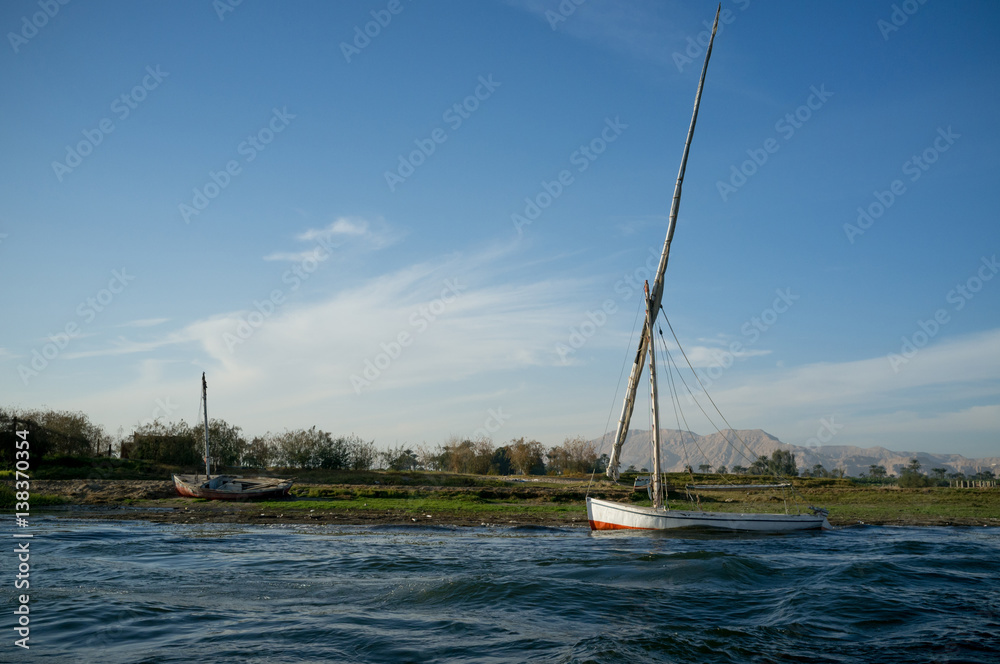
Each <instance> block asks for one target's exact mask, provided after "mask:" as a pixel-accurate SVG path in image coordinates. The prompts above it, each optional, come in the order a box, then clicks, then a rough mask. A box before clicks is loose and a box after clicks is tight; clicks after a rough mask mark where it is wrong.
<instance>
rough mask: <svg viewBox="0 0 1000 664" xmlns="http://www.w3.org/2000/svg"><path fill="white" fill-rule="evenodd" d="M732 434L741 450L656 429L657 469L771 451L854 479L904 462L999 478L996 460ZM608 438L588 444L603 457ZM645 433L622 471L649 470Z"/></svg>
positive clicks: (628, 448)
mask: <svg viewBox="0 0 1000 664" xmlns="http://www.w3.org/2000/svg"><path fill="white" fill-rule="evenodd" d="M725 433H726V434H727V435H728V436H729V438H730V439H731V440H734V441H736V440H737V438H736V436H733V434H732V432H731V431H726V432H725ZM736 434H737V435H738V437H739V439H740V440H742V441H743V442H744V443H745V444H746V446H745V447H744V446H743V445H741V444H740V443H739V442H736V446H735V447H734V446H733V445H730V444H729V443H728V442H727V441H726V438H725V437H724V436H723V435H722V434H720V433H714V434H712V435H710V436H699V435H698V434H696V433H693V432H691V431H677V430H675V429H661V431H660V438H661V440H662V442H663V447H662V452H661V459H660V463H661V464H662V466H663V469H664V472H678V471H682V470H684V466H685V465H687V464H690V465H691V466H692V467H693V468H694V469H695V470H697V469H698V466H699V465H701V464H708V465H710V466H712V468H713V469H715V468H718V467H719V466H725V467H726V468H732V467H733V466H744V467H747V466H749V465H750V464H751V463H753V461H754V460H755V459H756V458H757V457H759V456H771V453H772V452H774V451H775V450H788V451H790V452H791V453H792V454H794V455H795V463H796V465H797V466H798V467H799V470H800V471H802V470H806V469H811V468H812V467H813V466H815V465H816V464H822V465H823V467H824V468H826V469H827V470H833V469H835V468H843V469H844V474H845V475H849V476H852V477H857V476H859V475H861V473H867V472H868V467H869V466H871V465H878V466H884V467H885V469H886V470H887V471H888V472H889V474H890V475H898V474H899V471H900V470H901V469H902V468H903V467H905V466H907V465H909V463H910V459H916V460H917V461H919V462H920V465H921V469H922V470H923V471H925V472H928V471H930V470H931V469H932V468H945V469H947V472H949V473H951V472H960V473H965V474H966V475H973V474H975V473H977V472H979V471H980V470H992V471H993V472H994V473H998V474H1000V457H988V458H984V459H969V458H966V457H964V456H962V455H960V454H928V453H926V452H897V451H894V450H887V449H886V448H884V447H869V448H861V447H853V446H849V445H822V446H819V447H802V446H799V445H789V444H787V443H783V442H781V441H780V440H778V439H777V438H775V437H774V436H772V435H771V434H769V433H767V432H766V431H761V430H760V429H750V430H746V429H744V430H737V431H736ZM612 438H614V434H613V433H609V434H606V435H605V436H604V437H603V438H599V439H597V440H595V441H594V443H595V444H596V445H597V446H598V451H599V452H604V453H609V452H610V450H611V440H612ZM651 447H652V445H651V443H650V431H648V430H635V431H629V433H628V437H627V438H626V439H625V445H624V447H623V448H622V469H623V470H624V469H626V468H628V467H629V466H630V465H631V466H635V467H636V468H637V469H639V468H647V469H649V468H652V466H653V461H652V450H651Z"/></svg>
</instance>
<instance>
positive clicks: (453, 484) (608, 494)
mask: <svg viewBox="0 0 1000 664" xmlns="http://www.w3.org/2000/svg"><path fill="white" fill-rule="evenodd" d="M164 470H165V469H162V468H161V469H155V471H154V469H150V468H135V467H131V468H130V467H128V466H127V465H125V464H122V465H120V466H118V467H116V468H114V469H112V471H111V472H108V473H96V474H95V473H90V474H89V475H88V476H85V477H84V478H80V479H61V478H64V477H65V476H66V475H73V473H72V472H63V473H52V475H55V476H56V477H57V478H60V479H35V478H33V479H32V481H31V504H32V506H33V508H34V507H38V506H43V505H46V504H57V503H60V502H68V503H70V504H75V505H84V504H87V505H108V506H127V507H159V508H164V509H163V510H160V511H161V512H163V513H165V514H169V513H171V512H177V513H178V514H182V515H183V516H184V518H183V519H181V518H177V519H174V520H192V519H194V520H203V521H211V520H215V519H220V520H231V521H245V520H253V519H259V518H277V517H281V518H283V519H286V520H289V519H291V520H298V521H303V522H309V521H317V520H319V521H336V522H338V523H349V522H352V521H354V522H358V523H371V522H382V523H387V522H411V521H414V520H417V521H421V520H425V519H428V518H430V519H434V521H436V522H439V523H449V522H451V523H463V524H464V523H475V524H478V523H480V522H493V523H508V522H511V521H515V522H531V523H551V524H566V523H570V524H577V525H580V524H583V523H585V521H586V511H585V499H586V496H587V495H590V496H593V497H598V498H607V499H610V500H616V501H621V502H629V503H634V504H639V505H643V504H648V499H647V497H646V493H645V491H634V490H633V489H632V487H631V481H627V482H623V483H622V484H617V485H616V484H612V483H610V482H607V481H603V480H600V481H596V482H594V483H591V482H590V481H589V478H566V477H534V478H500V477H488V476H485V477H484V476H477V475H460V474H454V473H442V472H425V471H411V472H388V471H364V472H350V471H319V470H317V471H308V472H298V473H295V474H294V477H295V481H296V484H295V485H294V487H293V489H292V495H291V496H290V497H289V498H287V499H284V500H276V501H266V502H257V503H247V504H242V503H222V502H209V501H198V500H190V499H182V498H179V497H177V496H176V494H175V492H174V490H173V486H172V483H171V482H170V481H169V479H168V478H169V476H170V474H169V470H168V472H163V471H164ZM177 470H182V469H177ZM188 470H189V469H188ZM127 474H131V476H132V477H136V476H138V477H137V478H136V479H119V478H118V476H120V475H127ZM148 474H156V479H155V480H151V479H142V478H143V477H148ZM270 474H272V475H281V474H282V473H280V471H279V472H272V473H270ZM102 475H110V477H102ZM36 477H37V476H36ZM2 479H3V482H0V486H2V487H3V488H2V489H0V507H5V508H8V509H9V508H11V507H13V505H14V493H13V491H11V489H12V487H13V482H12V479H13V478H7V477H4V478H2ZM709 479H710V478H709V477H708V476H705V477H704V478H699V477H697V476H696V477H695V481H696V482H699V481H702V482H703V481H708V480H709ZM715 479H717V478H715ZM690 480H691V478H690V476H681V475H678V476H676V477H671V478H670V481H671V487H672V488H673V489H674V490H672V491H671V494H670V506H671V507H672V508H675V509H696V508H697V505H694V504H692V503H690V502H688V501H687V500H686V496H685V493H684V491H683V486H684V484H685V483H687V482H689V481H690ZM746 480H747V478H740V479H739V480H738V481H746ZM795 487H796V492H797V494H798V497H797V499H798V505H800V506H801V507H802V508H803V509H804V508H805V507H807V506H809V505H816V506H819V507H825V508H827V509H829V510H830V521H831V523H833V524H834V525H849V524H855V523H859V522H863V523H869V524H935V525H943V524H961V525H984V524H986V525H1000V489H953V488H947V487H943V488H942V487H936V488H921V489H900V488H898V487H895V486H881V487H879V486H863V485H858V484H855V483H853V482H851V481H850V480H849V479H815V478H814V479H800V480H796V481H795ZM700 507H701V508H702V509H704V510H708V511H723V512H743V511H747V512H783V511H784V509H785V503H784V502H783V501H782V500H781V492H780V491H776V492H770V493H768V492H756V491H754V492H747V491H745V490H742V491H741V490H730V491H723V492H711V493H703V494H702V495H701V499H700ZM789 507H790V509H791V511H793V512H794V511H797V506H796V504H795V502H792V501H790V502H789ZM123 512H124V511H122V510H115V513H116V514H118V515H119V516H118V518H120V517H121V516H128V515H127V514H123ZM140 514H141V513H140ZM427 515H431V516H430V517H428V516H427ZM143 518H145V517H143ZM166 520H171V519H166Z"/></svg>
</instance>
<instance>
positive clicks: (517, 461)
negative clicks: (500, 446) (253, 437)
mask: <svg viewBox="0 0 1000 664" xmlns="http://www.w3.org/2000/svg"><path fill="white" fill-rule="evenodd" d="M544 453H545V448H544V447H542V444H541V443H540V442H538V441H537V440H529V441H525V440H524V437H523V436H522V437H521V438H517V439H513V440H511V441H510V443H508V445H507V457H508V458H509V459H510V463H511V466H513V468H514V470H516V471H517V473H518V474H519V475H528V474H535V473H534V471H535V470H540V472H539V473H537V474H544V472H545V462H544V461H543V460H542V455H543V454H544Z"/></svg>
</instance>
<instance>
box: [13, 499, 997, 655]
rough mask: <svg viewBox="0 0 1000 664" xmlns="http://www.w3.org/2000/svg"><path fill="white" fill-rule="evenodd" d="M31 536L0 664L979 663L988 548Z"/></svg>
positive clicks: (985, 538) (80, 526)
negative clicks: (24, 634) (25, 581)
mask: <svg viewBox="0 0 1000 664" xmlns="http://www.w3.org/2000/svg"><path fill="white" fill-rule="evenodd" d="M31 531H32V532H33V533H34V539H33V540H32V542H31V577H30V583H31V588H30V591H29V592H30V596H31V597H30V611H31V613H30V616H31V623H30V627H31V635H30V641H29V643H30V645H31V648H30V650H23V649H21V648H18V647H15V646H13V640H14V639H15V638H17V637H16V635H15V633H14V632H13V631H11V629H10V628H11V627H13V626H14V624H15V622H14V618H15V617H14V616H12V615H11V613H10V612H5V613H6V615H7V618H6V619H5V621H4V622H5V623H6V625H5V629H4V631H5V632H6V633H7V635H8V640H7V643H4V644H3V645H2V646H0V661H39V662H43V661H45V662H48V661H51V662H101V663H103V664H112V663H115V662H150V663H152V662H164V663H165V662H185V663H190V662H195V661H199V662H234V663H242V662H275V663H282V664H284V663H289V662H984V663H986V662H990V663H995V662H998V661H1000V655H998V653H1000V529H988V528H893V527H874V526H860V527H853V528H844V529H840V530H837V531H834V532H828V533H814V534H794V535H763V536H762V535H727V536H719V535H707V534H701V535H699V534H686V535H677V534H670V535H662V534H661V535H638V536H636V535H632V536H623V535H619V534H615V533H611V534H591V533H590V532H589V531H586V530H582V529H558V528H537V527H533V528H517V527H511V528H487V527H484V528H473V529H470V528H458V527H456V528H447V527H424V526H420V527H417V526H414V527H399V526H386V527H343V526H340V527H336V526H300V525H295V526H271V527H261V526H234V525H213V524H200V525H172V524H171V525H165V524H151V523H145V522H138V521H92V520H73V519H62V518H55V517H45V518H40V519H35V520H34V521H33V523H32V528H31ZM3 558H4V561H5V563H4V569H5V570H7V571H8V572H9V574H8V577H9V578H12V577H13V576H14V573H15V572H14V571H13V568H14V565H16V562H12V561H15V558H16V556H15V555H13V554H11V553H9V552H8V553H6V554H3ZM17 592H18V593H20V592H24V591H17ZM15 594H16V593H15V591H14V589H13V581H12V580H11V581H10V582H6V583H5V584H4V591H3V595H4V601H5V606H8V607H14V606H15V602H16V600H15Z"/></svg>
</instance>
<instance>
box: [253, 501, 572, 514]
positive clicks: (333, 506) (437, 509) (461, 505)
mask: <svg viewBox="0 0 1000 664" xmlns="http://www.w3.org/2000/svg"><path fill="white" fill-rule="evenodd" d="M256 504H258V505H260V506H262V507H266V508H269V509H274V510H283V511H289V510H304V511H310V510H314V511H317V512H321V511H336V512H345V511H360V512H364V511H370V512H403V513H407V514H435V513H437V514H441V513H447V514H453V515H454V514H459V515H463V514H464V515H469V516H473V515H497V514H506V515H513V514H518V513H521V514H524V513H530V514H538V515H545V514H551V515H563V514H575V513H578V514H579V515H580V516H583V515H585V514H586V510H585V508H584V506H583V505H582V504H577V505H572V504H552V503H537V502H535V503H532V502H526V501H513V502H508V501H486V500H482V499H478V498H468V499H467V498H462V497H452V498H433V497H417V498H406V499H401V498H344V499H340V500H293V501H263V502H260V503H256Z"/></svg>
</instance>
